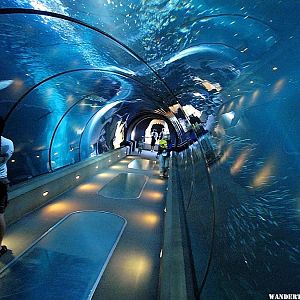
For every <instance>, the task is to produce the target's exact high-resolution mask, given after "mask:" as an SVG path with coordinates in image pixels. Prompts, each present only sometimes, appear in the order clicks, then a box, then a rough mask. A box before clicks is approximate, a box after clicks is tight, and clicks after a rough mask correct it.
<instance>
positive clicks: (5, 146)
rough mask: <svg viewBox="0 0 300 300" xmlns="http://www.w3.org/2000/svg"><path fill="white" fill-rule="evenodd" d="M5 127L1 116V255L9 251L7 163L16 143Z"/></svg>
mask: <svg viewBox="0 0 300 300" xmlns="http://www.w3.org/2000/svg"><path fill="white" fill-rule="evenodd" d="M3 128H4V120H3V119H2V117H0V135H1V139H0V247H1V248H0V256H2V255H3V254H4V253H5V252H7V247H6V246H4V245H2V240H3V237H4V233H5V229H6V223H5V219H4V211H5V208H6V206H7V188H8V183H9V181H8V179H7V166H6V163H7V161H8V160H9V159H10V157H11V156H12V154H13V152H14V144H13V142H12V141H11V140H9V139H7V138H5V137H3V136H2V132H3Z"/></svg>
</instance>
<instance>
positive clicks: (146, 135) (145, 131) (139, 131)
mask: <svg viewBox="0 0 300 300" xmlns="http://www.w3.org/2000/svg"><path fill="white" fill-rule="evenodd" d="M154 132H155V135H156V144H158V141H159V139H161V138H162V137H164V136H170V130H169V126H168V124H167V122H166V121H164V120H161V119H144V120H142V121H140V122H139V123H137V124H136V125H135V126H134V127H133V130H132V132H131V134H130V139H131V140H133V141H139V140H141V139H142V140H143V141H144V145H145V149H150V144H151V136H152V134H153V133H154Z"/></svg>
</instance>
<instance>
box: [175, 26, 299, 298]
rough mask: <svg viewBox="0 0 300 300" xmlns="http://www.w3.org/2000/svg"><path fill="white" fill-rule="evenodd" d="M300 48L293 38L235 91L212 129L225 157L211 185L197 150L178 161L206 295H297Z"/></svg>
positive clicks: (214, 168) (198, 276)
mask: <svg viewBox="0 0 300 300" xmlns="http://www.w3.org/2000/svg"><path fill="white" fill-rule="evenodd" d="M299 33H300V32H299V28H298V29H297V31H295V32H294V35H295V36H299ZM299 48H300V47H299V42H298V41H297V40H293V38H291V39H290V42H289V43H287V44H286V45H285V46H283V47H282V48H280V50H278V49H277V50H278V51H277V52H276V53H275V54H274V56H273V57H272V58H271V59H270V60H269V61H268V62H267V63H266V64H265V66H264V69H263V70H259V72H257V73H256V74H255V76H254V75H253V77H251V78H250V80H249V81H248V82H244V83H241V84H240V85H238V86H236V87H235V89H232V90H231V94H232V97H231V100H229V101H228V102H227V103H226V104H225V105H224V106H223V107H222V108H221V109H220V111H219V116H218V125H217V126H216V128H215V130H214V141H215V143H216V146H217V147H218V151H219V153H220V155H221V157H220V159H219V160H218V161H217V162H215V163H214V164H212V165H210V166H209V167H208V171H209V182H207V178H204V175H205V173H206V172H205V170H204V167H203V163H201V160H200V161H198V162H197V159H195V158H196V157H197V154H196V153H194V154H193V155H191V156H190V159H187V158H186V157H185V156H188V155H190V153H188V152H186V153H185V154H184V155H181V156H178V158H177V160H178V165H179V166H180V170H181V171H182V176H181V185H182V187H183V188H185V189H184V205H185V206H184V207H185V215H186V222H187V226H188V230H189V238H190V245H191V254H192V258H193V260H194V263H195V265H194V272H195V276H196V282H197V289H198V290H197V291H198V292H199V293H200V294H198V295H199V297H200V299H266V298H267V297H268V294H269V293H271V294H274V293H286V294H290V293H296V294H297V293H299V280H300V275H299V274H300V273H299V270H300V267H299V261H300V249H299V241H300V230H299V221H300V206H299V205H300V202H299V201H300V186H299V183H300V175H299V174H300V139H299V136H300V135H299V131H300V121H299V120H300V119H299V108H300V106H299V99H298V94H299V90H298V89H299V79H298V78H299V76H300V72H299V68H298V65H297V64H296V63H295V62H296V61H297V57H298V56H299V54H298V53H299ZM285 53H289V55H288V56H287V55H284V54H285ZM243 89H244V90H243ZM191 150H192V149H191ZM191 150H190V152H191ZM191 153H192V152H191ZM186 164H187V165H186ZM191 164H192V166H193V167H191ZM199 170H200V174H199V175H198V176H193V175H191V174H190V173H191V172H194V173H195V172H199ZM201 174H202V175H201ZM185 178H196V180H195V182H194V183H193V182H192V181H190V180H186V179H185ZM210 184H211V191H210V190H209V189H208V186H209V185H210ZM195 195H197V196H195ZM186 199H187V200H186ZM207 199H210V201H209V202H207ZM187 203H188V204H189V205H187ZM212 233H213V236H212ZM210 250H211V252H210ZM200 258H201V259H200ZM207 265H209V268H208V272H207V274H206V277H205V267H206V266H207ZM203 280H204V281H203Z"/></svg>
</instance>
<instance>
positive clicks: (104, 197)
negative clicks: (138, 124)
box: [0, 151, 167, 299]
mask: <svg viewBox="0 0 300 300" xmlns="http://www.w3.org/2000/svg"><path fill="white" fill-rule="evenodd" d="M155 154H156V153H155V152H149V151H143V153H142V155H141V157H139V156H137V155H131V156H127V157H126V158H124V159H122V160H120V161H119V162H118V163H116V164H114V165H112V166H110V167H109V168H107V169H102V170H99V173H98V174H97V175H95V176H93V177H91V178H90V179H88V180H87V181H85V182H83V183H82V184H80V185H79V186H77V187H76V188H74V189H71V190H69V191H68V192H66V193H64V194H63V195H61V196H59V197H57V198H56V199H54V200H53V201H51V202H50V203H48V204H47V205H45V206H43V207H42V208H40V209H38V210H36V211H34V212H32V213H31V214H29V215H27V216H26V217H24V218H23V219H21V220H20V221H18V222H16V223H15V224H13V225H11V226H10V227H9V228H8V230H7V233H6V236H5V239H4V244H6V245H7V246H8V248H9V249H12V251H10V252H9V253H7V254H6V255H5V256H3V257H1V259H0V268H2V267H3V266H4V265H5V263H7V262H8V261H10V260H12V259H13V258H14V257H15V256H17V255H19V254H20V253H21V252H22V251H24V250H25V249H26V248H27V247H28V246H29V245H31V244H32V243H33V242H34V241H35V240H36V239H38V238H39V237H40V236H41V235H42V234H44V233H45V232H46V231H47V230H48V229H49V228H51V227H52V226H53V225H54V224H55V223H57V222H58V221H59V220H61V219H62V218H63V217H65V216H66V215H67V214H69V213H71V212H73V211H78V210H100V211H108V212H112V213H114V214H118V215H120V216H122V217H124V218H125V219H126V220H127V222H128V223H127V226H126V228H125V230H124V232H123V235H122V236H121V239H120V241H119V243H118V245H117V247H116V249H115V251H114V253H113V255H112V257H111V259H110V261H109V263H108V265H107V267H106V269H105V271H104V274H103V275H102V277H101V280H100V283H99V285H98V287H97V289H96V291H95V293H94V296H93V299H157V296H158V279H159V266H160V250H161V246H162V232H163V210H164V205H165V204H164V202H165V193H166V184H167V182H166V181H164V180H162V179H160V178H159V176H158V165H157V164H156V163H155V162H154V161H155ZM128 165H129V167H130V168H128ZM126 174H127V175H126ZM128 174H134V175H128ZM74 231H76V228H74ZM90 242H91V243H92V242H93V241H90ZM82 251H85V245H84V244H83V245H82ZM62 293H63V291H62Z"/></svg>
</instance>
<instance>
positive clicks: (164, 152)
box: [137, 131, 173, 178]
mask: <svg viewBox="0 0 300 300" xmlns="http://www.w3.org/2000/svg"><path fill="white" fill-rule="evenodd" d="M157 139H159V143H158V150H157V155H156V158H158V159H159V171H160V177H163V178H168V170H169V163H170V156H171V154H170V153H171V151H172V149H173V148H172V146H171V142H170V139H169V138H168V137H166V136H164V135H163V134H161V135H159V134H158V132H156V131H153V132H152V135H151V144H150V146H151V148H150V150H151V152H153V151H154V147H155V145H156V141H157ZM143 148H144V141H143V139H139V140H138V142H137V149H138V154H141V153H142V150H143Z"/></svg>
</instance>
